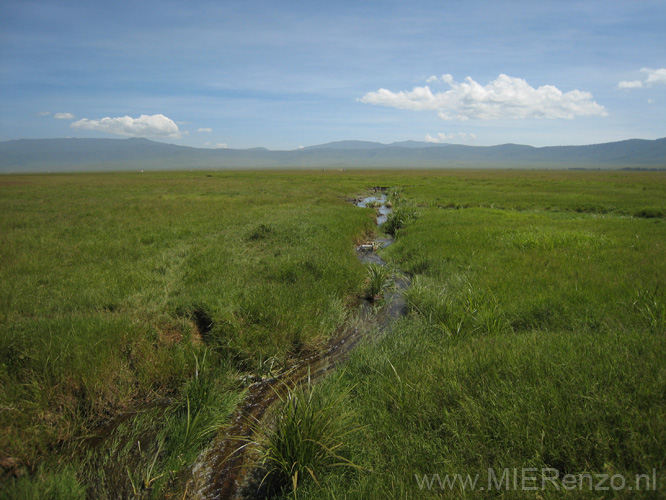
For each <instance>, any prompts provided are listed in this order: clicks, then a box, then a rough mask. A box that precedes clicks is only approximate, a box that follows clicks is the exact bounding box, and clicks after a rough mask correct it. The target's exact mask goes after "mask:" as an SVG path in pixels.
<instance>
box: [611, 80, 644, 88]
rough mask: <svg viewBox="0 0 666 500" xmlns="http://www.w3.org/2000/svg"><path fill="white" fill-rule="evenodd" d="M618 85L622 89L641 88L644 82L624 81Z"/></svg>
mask: <svg viewBox="0 0 666 500" xmlns="http://www.w3.org/2000/svg"><path fill="white" fill-rule="evenodd" d="M617 86H618V88H620V89H640V88H641V87H643V82H641V81H640V80H631V81H622V82H619V83H618V84H617Z"/></svg>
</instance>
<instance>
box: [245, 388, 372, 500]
mask: <svg viewBox="0 0 666 500" xmlns="http://www.w3.org/2000/svg"><path fill="white" fill-rule="evenodd" d="M333 386H334V388H333V389H330V387H331V384H329V393H328V395H329V397H331V399H322V398H321V397H319V395H318V393H317V390H316V388H315V386H313V385H312V384H311V382H310V379H309V377H308V381H307V384H306V385H305V386H303V387H298V388H293V389H292V388H287V390H286V391H285V395H284V396H282V395H280V403H279V404H278V407H277V409H276V410H275V412H274V415H273V419H272V421H271V423H269V424H268V425H266V424H264V423H262V422H255V423H254V424H253V427H254V435H253V437H252V438H251V440H250V441H249V443H248V444H250V445H252V447H253V448H254V450H255V452H256V453H258V456H259V463H260V467H261V468H262V469H263V471H265V475H264V478H263V480H262V482H267V483H268V484H269V487H270V489H271V490H273V491H280V490H281V491H289V490H290V491H291V492H292V493H293V495H294V497H296V495H297V490H298V488H299V486H300V485H302V484H303V482H307V481H308V480H312V481H314V482H315V483H316V482H318V479H317V477H318V476H319V475H320V474H322V473H323V472H325V471H326V470H327V469H330V468H335V467H356V466H355V465H354V464H353V463H352V462H351V461H349V460H348V459H347V458H345V457H344V453H345V444H346V442H348V441H349V440H352V439H354V435H355V434H356V433H358V432H359V431H360V428H359V427H358V426H357V425H356V424H355V423H354V415H353V412H351V411H349V410H345V409H344V408H343V407H344V400H345V399H346V398H347V397H348V395H349V392H350V390H351V388H347V389H342V388H341V387H340V386H339V385H336V384H335V383H334V384H333ZM331 390H333V391H334V392H335V396H332V394H333V393H332V392H330V391H331Z"/></svg>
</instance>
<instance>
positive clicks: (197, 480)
mask: <svg viewBox="0 0 666 500" xmlns="http://www.w3.org/2000/svg"><path fill="white" fill-rule="evenodd" d="M373 189H374V188H373ZM375 192H377V193H378V194H377V196H370V197H367V198H359V199H356V200H353V201H354V203H355V204H356V205H357V206H359V207H366V206H367V205H368V204H371V206H373V205H374V204H375V203H377V204H379V205H380V206H377V207H376V208H377V221H378V225H380V224H381V223H383V222H384V221H385V220H386V215H388V213H390V208H388V207H386V206H385V204H384V203H385V202H386V197H385V195H384V194H383V193H382V192H381V188H377V189H375ZM392 242H393V240H392V239H391V238H378V239H375V240H373V241H369V242H364V243H363V244H361V245H359V247H358V248H357V255H358V257H359V259H360V260H361V262H363V263H375V264H380V265H385V262H384V261H383V260H382V259H381V257H379V255H377V250H379V249H381V248H385V247H387V246H389V245H390V244H391V243H392ZM407 286H409V281H408V279H407V278H406V277H404V276H396V278H395V286H394V287H393V290H392V291H391V292H389V293H387V294H386V296H385V299H384V301H383V303H382V305H381V306H380V307H377V306H373V305H372V304H370V303H369V302H367V301H364V300H359V303H358V307H357V308H356V311H355V312H354V314H352V315H351V316H352V317H351V318H350V320H349V321H347V323H346V324H345V325H344V326H343V327H342V328H341V329H340V330H339V331H338V334H337V335H336V336H335V337H334V338H333V339H331V340H330V341H329V342H328V343H327V344H326V346H325V347H324V348H323V349H321V350H319V351H318V352H315V353H302V354H301V357H299V358H293V359H291V360H289V361H288V362H287V367H286V368H285V369H284V370H283V371H282V372H280V373H279V374H277V375H275V376H274V377H272V378H264V379H262V380H260V381H258V382H255V383H254V384H252V385H251V386H249V387H248V390H247V395H246V396H245V398H244V400H243V401H242V402H241V404H240V405H239V406H238V408H237V409H236V411H235V412H234V414H233V415H232V418H231V420H230V422H231V423H230V424H229V425H227V426H225V427H224V428H223V429H222V430H221V431H220V433H219V434H218V435H217V436H216V437H215V438H214V440H213V442H212V444H211V445H210V446H209V448H208V449H207V450H205V451H204V452H203V453H202V454H201V456H200V457H199V459H198V461H197V463H196V464H195V466H194V468H193V470H192V477H191V478H190V479H189V481H188V483H187V485H186V495H187V498H190V499H196V500H204V499H211V500H212V499H233V498H262V497H263V496H264V493H262V492H261V491H259V490H258V489H257V487H258V484H259V482H260V479H261V478H260V477H259V478H258V475H257V474H256V468H253V467H252V465H253V464H252V461H253V458H252V456H251V450H250V449H249V447H246V446H244V445H245V444H246V443H247V442H248V439H249V438H251V436H252V432H253V427H254V424H255V423H256V422H261V421H262V419H263V418H264V417H265V416H266V415H267V412H268V411H269V409H270V407H271V405H273V403H275V402H276V401H277V400H278V399H279V398H280V397H281V396H282V395H283V394H285V393H286V391H287V390H288V389H290V388H293V387H295V386H297V385H299V384H301V383H303V382H305V381H306V380H310V381H312V380H316V379H317V378H319V377H321V376H323V375H325V374H326V373H328V372H329V371H330V370H332V369H334V368H335V367H336V366H337V365H339V364H340V363H341V362H343V361H344V360H345V359H346V358H347V357H348V356H349V353H350V352H351V351H352V350H353V348H354V347H355V346H356V345H357V344H358V343H359V342H360V341H361V340H362V339H366V338H373V337H377V336H379V335H382V334H383V333H385V332H386V331H388V330H389V328H390V326H391V325H392V324H393V322H395V320H396V319H397V318H399V317H400V316H402V315H404V314H405V311H406V307H405V301H404V298H403V293H402V292H403V290H404V289H405V288H406V287H407ZM203 322H205V321H203ZM253 469H254V473H253ZM258 479H259V480H258Z"/></svg>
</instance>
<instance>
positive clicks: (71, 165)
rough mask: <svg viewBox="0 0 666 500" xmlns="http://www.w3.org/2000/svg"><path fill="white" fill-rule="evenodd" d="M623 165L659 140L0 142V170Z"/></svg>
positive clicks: (644, 155) (645, 155) (662, 157)
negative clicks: (283, 144) (248, 145)
mask: <svg viewBox="0 0 666 500" xmlns="http://www.w3.org/2000/svg"><path fill="white" fill-rule="evenodd" d="M474 166H477V167H483V168H492V167H511V166H513V167H517V168H540V167H541V168H543V167H551V168H575V167H600V168H621V167H623V166H631V167H644V168H666V138H663V139H656V140H643V139H630V140H626V141H619V142H609V143H604V144H592V145H588V146H549V147H541V148H537V147H533V146H526V145H520V144H501V145H497V146H465V145H459V144H437V143H428V142H417V141H405V142H396V143H392V144H382V143H377V142H368V141H338V142H332V143H327V144H320V145H316V146H309V147H306V148H300V149H296V150H290V151H273V150H268V149H265V148H252V149H204V148H193V147H188V146H178V145H175V144H166V143H161V142H155V141H150V140H148V139H136V138H132V139H20V140H14V141H6V142H0V172H4V173H9V172H44V171H81V170H140V169H152V170H157V169H189V168H212V169H214V168H289V167H297V168H303V167H316V168H320V167H344V168H349V167H406V168H409V167H413V168H418V167H425V168H432V167H442V168H446V167H474Z"/></svg>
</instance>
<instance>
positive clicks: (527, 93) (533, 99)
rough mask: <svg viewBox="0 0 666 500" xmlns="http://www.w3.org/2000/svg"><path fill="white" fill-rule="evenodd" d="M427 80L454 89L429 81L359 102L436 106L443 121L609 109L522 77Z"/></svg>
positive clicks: (400, 106)
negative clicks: (433, 85)
mask: <svg viewBox="0 0 666 500" xmlns="http://www.w3.org/2000/svg"><path fill="white" fill-rule="evenodd" d="M428 81H430V82H437V83H440V82H441V83H444V84H447V85H449V86H450V87H451V89H450V90H447V91H444V92H435V93H433V91H432V90H430V87H429V86H427V85H426V86H425V87H415V88H414V89H413V90H411V91H400V92H392V91H390V90H387V89H379V90H378V91H376V92H368V93H367V94H365V95H364V96H363V97H362V98H361V99H359V101H360V102H363V103H366V104H374V105H377V106H387V107H392V108H398V109H407V110H412V111H436V112H437V114H438V115H439V117H440V118H442V119H443V120H469V119H477V120H499V119H524V118H565V119H573V118H576V117H578V116H606V115H607V114H608V113H607V112H606V109H605V108H604V107H603V106H601V105H599V104H597V103H596V102H595V101H594V100H592V94H590V93H589V92H583V91H580V90H571V91H569V92H562V91H561V90H560V89H558V88H557V87H554V86H552V85H544V86H542V87H539V88H536V89H535V88H534V87H532V86H530V85H529V84H528V83H527V82H526V81H525V80H523V79H522V78H514V77H511V76H507V75H504V74H502V75H499V76H498V77H497V79H496V80H493V81H492V82H490V83H488V84H487V85H481V84H479V83H477V82H475V81H474V80H473V79H472V78H471V77H469V76H468V77H467V78H465V81H464V82H455V81H454V80H453V77H452V76H451V75H448V74H446V75H442V76H441V77H439V78H437V77H430V78H428Z"/></svg>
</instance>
